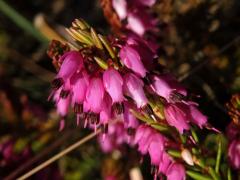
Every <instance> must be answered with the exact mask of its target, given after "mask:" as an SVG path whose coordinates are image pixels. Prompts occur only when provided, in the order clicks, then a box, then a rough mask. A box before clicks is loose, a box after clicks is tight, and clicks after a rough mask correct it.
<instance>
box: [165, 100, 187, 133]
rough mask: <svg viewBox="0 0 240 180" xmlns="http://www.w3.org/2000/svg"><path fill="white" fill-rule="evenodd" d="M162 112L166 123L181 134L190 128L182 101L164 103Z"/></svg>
mask: <svg viewBox="0 0 240 180" xmlns="http://www.w3.org/2000/svg"><path fill="white" fill-rule="evenodd" d="M164 114H165V118H166V120H167V122H168V124H169V125H171V126H174V127H175V128H177V130H178V131H179V132H180V133H181V134H182V133H183V131H184V130H189V129H190V126H189V124H188V123H189V114H188V107H187V105H185V104H183V103H176V104H166V106H165V108H164Z"/></svg>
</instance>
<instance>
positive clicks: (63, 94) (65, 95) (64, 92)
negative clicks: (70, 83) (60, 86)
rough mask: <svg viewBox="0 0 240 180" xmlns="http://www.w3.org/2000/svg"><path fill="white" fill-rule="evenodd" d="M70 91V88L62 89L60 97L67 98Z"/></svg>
mask: <svg viewBox="0 0 240 180" xmlns="http://www.w3.org/2000/svg"><path fill="white" fill-rule="evenodd" d="M69 93H70V91H68V90H61V92H60V97H61V98H63V99H65V98H67V97H68V95H69Z"/></svg>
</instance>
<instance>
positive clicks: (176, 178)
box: [166, 163, 186, 180]
mask: <svg viewBox="0 0 240 180" xmlns="http://www.w3.org/2000/svg"><path fill="white" fill-rule="evenodd" d="M166 176H167V179H168V180H185V179H186V172H185V168H184V166H183V165H181V164H179V163H173V164H172V165H171V166H170V167H169V168H168V170H167V174H166Z"/></svg>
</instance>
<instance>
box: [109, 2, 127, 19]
mask: <svg viewBox="0 0 240 180" xmlns="http://www.w3.org/2000/svg"><path fill="white" fill-rule="evenodd" d="M112 6H113V8H114V9H115V11H116V13H117V15H118V17H119V18H120V19H121V20H123V19H125V18H126V17H127V2H126V0H113V1H112Z"/></svg>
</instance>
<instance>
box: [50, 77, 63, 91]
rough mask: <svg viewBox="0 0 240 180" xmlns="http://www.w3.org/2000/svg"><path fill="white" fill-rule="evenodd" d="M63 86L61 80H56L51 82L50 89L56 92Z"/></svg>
mask: <svg viewBox="0 0 240 180" xmlns="http://www.w3.org/2000/svg"><path fill="white" fill-rule="evenodd" d="M62 85H63V79H62V78H56V79H54V80H53V81H52V88H53V89H55V90H58V89H59V88H60V87H61V86H62Z"/></svg>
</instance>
